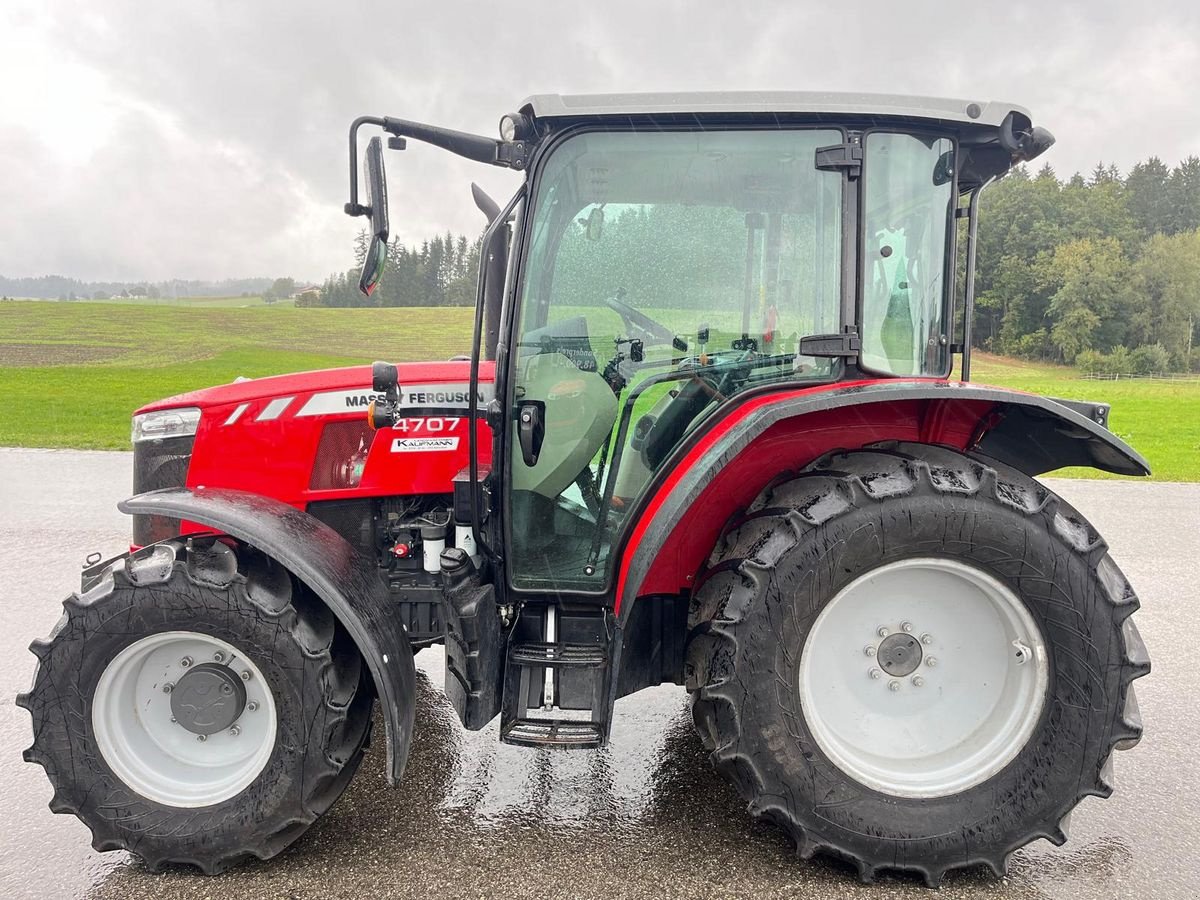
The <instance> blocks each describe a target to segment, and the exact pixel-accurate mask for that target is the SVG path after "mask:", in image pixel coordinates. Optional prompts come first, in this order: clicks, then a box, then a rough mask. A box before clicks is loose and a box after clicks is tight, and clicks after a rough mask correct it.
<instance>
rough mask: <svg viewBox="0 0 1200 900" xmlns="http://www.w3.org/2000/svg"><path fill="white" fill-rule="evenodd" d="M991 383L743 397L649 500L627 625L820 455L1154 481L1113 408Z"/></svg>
mask: <svg viewBox="0 0 1200 900" xmlns="http://www.w3.org/2000/svg"><path fill="white" fill-rule="evenodd" d="M1066 403H1067V401H1057V400H1052V399H1050V398H1047V397H1040V396H1037V395H1035V394H1025V393H1021V392H1019V391H1012V390H1007V389H1004V388H996V387H988V386H986V385H978V384H969V383H961V382H946V381H901V380H894V381H870V382H858V383H853V384H843V385H827V386H822V387H817V388H806V389H802V390H793V391H776V392H773V393H765V394H760V395H758V396H756V397H751V398H745V399H740V400H739V401H738V402H737V403H736V404H733V405H731V406H730V408H729V412H728V413H727V414H726V415H724V416H720V417H719V418H715V419H714V420H713V421H712V423H711V424H710V425H709V426H708V427H706V428H705V429H704V430H703V431H702V432H698V433H697V434H695V435H694V436H693V437H692V439H691V440H689V441H687V442H685V443H684V444H683V445H682V446H681V447H679V448H678V449H677V450H676V451H675V452H674V453H673V454H672V457H671V458H670V459H669V460H668V461H667V463H666V464H664V465H663V467H662V469H661V470H660V471H661V474H660V475H659V477H658V478H657V479H656V480H655V482H654V483H653V484H652V485H651V488H650V490H649V491H647V494H646V497H645V499H644V500H643V502H642V504H641V505H640V507H639V509H638V511H637V514H636V515H634V516H632V517H631V518H632V520H633V521H635V522H636V525H635V526H634V527H633V529H632V531H631V532H630V533H629V535H628V537H627V538H626V540H625V543H624V546H623V548H622V552H621V554H620V559H621V562H620V568H619V571H618V578H617V586H616V607H617V610H618V612H619V614H620V615H621V619H622V621H625V620H626V617H627V616H628V615H629V613H630V611H631V609H632V607H633V605H634V604H633V601H634V599H635V598H636V597H637V596H639V595H642V594H668V593H675V592H677V591H679V590H686V589H687V587H688V586H689V585H690V581H691V575H692V574H693V573H695V572H696V571H697V570H698V569H699V567H700V565H701V564H702V563H703V560H704V558H705V557H706V556H707V555H708V553H709V552H710V551H711V549H712V547H713V544H714V542H715V540H716V535H717V534H718V532H719V530H720V527H721V525H722V524H723V523H724V522H726V521H727V520H728V519H729V517H730V516H732V515H735V514H737V513H738V512H740V511H741V510H742V509H744V508H745V507H746V505H747V504H748V503H749V501H750V500H751V499H753V497H754V496H755V495H756V494H757V493H758V491H759V490H760V489H761V488H762V487H764V486H765V485H766V483H767V482H768V481H770V480H771V479H772V478H774V477H775V476H777V475H778V474H780V473H781V472H783V471H786V470H788V469H799V468H801V467H803V466H804V465H806V464H808V463H809V462H811V461H812V460H813V459H816V458H817V457H818V456H820V455H821V454H822V453H825V452H828V451H830V450H834V449H851V448H855V447H860V446H864V445H866V444H868V443H873V442H876V441H885V440H906V441H916V442H922V443H935V444H946V445H948V446H953V447H957V448H958V449H960V450H977V451H979V452H981V453H983V454H986V455H988V456H991V457H993V458H995V459H997V460H999V461H1001V462H1003V463H1006V464H1008V465H1010V466H1012V467H1013V468H1015V469H1018V470H1020V471H1022V472H1024V473H1025V474H1027V475H1031V476H1032V475H1041V474H1043V473H1045V472H1049V471H1052V470H1054V469H1058V468H1062V467H1064V466H1091V467H1094V468H1097V469H1103V470H1105V471H1108V472H1115V473H1118V474H1121V475H1148V474H1150V467H1149V466H1148V465H1147V463H1146V460H1145V459H1143V458H1142V457H1141V456H1140V455H1139V454H1138V453H1137V451H1135V450H1134V449H1133V448H1131V447H1130V446H1129V445H1128V444H1126V443H1125V442H1124V441H1122V440H1121V439H1120V438H1118V437H1117V436H1116V435H1114V434H1113V433H1112V432H1110V431H1108V429H1106V428H1104V427H1103V426H1102V425H1101V424H1099V422H1097V421H1094V420H1093V419H1092V418H1089V417H1088V416H1085V415H1083V414H1082V413H1081V412H1080V411H1079V410H1081V409H1082V410H1085V411H1089V412H1091V414H1093V415H1094V416H1095V417H1096V418H1097V419H1099V420H1100V421H1104V419H1105V417H1106V415H1107V411H1108V409H1107V406H1104V405H1103V404H1095V405H1091V406H1090V407H1089V405H1087V404H1079V403H1071V405H1070V406H1068V405H1066Z"/></svg>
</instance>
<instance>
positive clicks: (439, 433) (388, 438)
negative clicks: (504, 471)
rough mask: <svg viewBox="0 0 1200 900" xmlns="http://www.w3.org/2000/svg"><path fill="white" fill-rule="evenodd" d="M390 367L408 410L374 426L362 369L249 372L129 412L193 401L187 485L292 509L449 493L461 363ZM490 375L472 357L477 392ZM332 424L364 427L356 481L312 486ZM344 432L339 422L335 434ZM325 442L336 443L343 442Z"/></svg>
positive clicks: (485, 440) (483, 428)
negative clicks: (247, 494)
mask: <svg viewBox="0 0 1200 900" xmlns="http://www.w3.org/2000/svg"><path fill="white" fill-rule="evenodd" d="M398 369H399V373H400V385H401V402H402V404H403V405H404V406H407V407H410V408H412V409H413V415H412V416H411V417H409V418H406V419H404V420H402V421H401V422H399V423H398V424H397V427H396V428H385V429H380V430H379V431H376V432H371V431H370V429H369V428H367V427H365V426H366V413H367V404H368V403H369V401H370V400H371V398H372V397H373V396H374V392H373V391H372V389H371V367H370V366H353V367H350V368H344V369H326V370H322V371H315V372H301V373H298V374H295V375H280V376H274V377H270V378H256V379H250V380H246V381H240V382H235V383H233V384H226V385H220V386H218V387H212V388H206V389H204V390H199V391H193V392H191V393H187V394H181V395H179V396H176V397H170V398H167V399H165V400H159V401H157V402H155V403H151V404H149V405H147V406H144V407H142V408H141V409H140V410H138V412H139V413H141V412H148V411H151V410H155V409H167V408H172V407H180V406H196V407H199V408H200V410H201V419H200V426H199V429H198V430H197V432H196V441H195V447H194V449H193V451H192V459H191V464H190V466H189V468H188V475H187V486H188V487H189V488H196V487H201V486H206V487H222V488H235V489H239V490H245V491H252V492H254V493H257V494H263V495H265V496H268V497H274V498H276V499H278V500H282V501H283V502H284V503H288V504H290V505H292V506H296V507H299V508H301V509H303V508H304V507H305V506H306V505H307V504H308V503H310V502H312V501H314V500H337V499H343V498H347V497H371V496H388V495H397V494H434V493H449V492H450V491H451V490H452V489H453V484H452V482H453V479H454V476H455V475H457V474H458V473H459V472H461V471H462V470H463V469H464V468H466V466H467V431H466V429H467V427H468V423H467V419H466V416H465V412H466V399H467V387H468V381H469V378H470V363H469V362H464V361H452V362H432V363H410V364H401V365H399V366H398ZM493 378H494V365H493V364H492V363H490V362H488V363H481V364H480V372H479V381H480V391H481V393H485V394H486V395H487V396H490V391H491V383H492V380H493ZM480 405H481V406H482V405H483V404H482V403H481V404H480ZM336 423H362V424H363V425H364V428H363V429H362V434H363V436H364V438H365V441H364V448H363V449H364V450H365V451H366V454H365V465H363V467H362V474H361V480H360V481H359V483H358V484H357V486H354V487H336V488H328V487H326V488H321V487H319V486H316V485H320V484H321V483H322V482H326V483H327V482H329V481H330V479H329V478H324V479H322V478H319V477H317V476H316V475H315V473H314V465H315V463H316V462H317V459H318V448H320V447H321V444H322V435H323V433H324V432H325V429H326V427H327V426H329V425H331V424H336ZM477 427H478V429H479V463H480V467H481V468H483V469H486V468H487V466H488V465H489V464H490V462H491V450H492V439H491V432H490V431H489V429H488V427H487V425H485V424H483V423H482V422H480V423H478V425H477ZM349 431H350V432H353V427H351V428H350V429H349ZM346 434H347V429H346V428H345V427H344V426H343V427H342V428H341V435H343V436H344V435H346ZM331 437H332V435H331ZM327 444H328V445H329V446H330V447H334V448H338V447H344V446H346V441H345V439H344V437H343V439H342V440H340V441H338V442H333V441H327ZM353 448H354V449H355V450H357V448H358V440H357V438H355V439H354V442H353ZM324 455H325V456H328V455H329V450H328V449H327V450H326V452H325V454H324ZM334 462H339V461H337V460H334Z"/></svg>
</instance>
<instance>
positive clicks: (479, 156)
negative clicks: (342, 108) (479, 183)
mask: <svg viewBox="0 0 1200 900" xmlns="http://www.w3.org/2000/svg"><path fill="white" fill-rule="evenodd" d="M363 125H378V126H379V127H380V128H382V129H383V130H384V131H386V132H387V133H388V134H391V135H395V137H396V138H397V139H399V142H398V143H397V142H389V146H391V147H393V148H394V149H403V147H404V144H403V140H404V138H412V139H413V140H416V141H421V142H423V143H426V144H432V145H433V146H435V147H441V148H442V149H443V150H449V151H450V152H451V153H455V154H457V155H458V156H463V157H466V158H467V159H472V160H475V161H476V162H483V163H488V164H490V165H493V166H502V167H504V168H506V169H517V170H520V169H524V168H525V163H526V160H527V153H528V147H529V145H528V144H526V143H525V141H498V140H495V139H493V138H485V137H482V136H480V135H477V134H468V133H467V132H465V131H454V130H452V129H449V128H438V127H437V126H435V125H425V124H422V123H421V122H410V121H408V120H407V119H393V118H392V117H391V116H383V117H380V116H359V117H358V118H357V119H355V120H354V121H353V122H351V123H350V202H349V203H347V204H346V205H345V207H344V208H345V211H346V215H348V216H365V215H368V214H369V213H370V211H371V210H370V207H367V206H364V205H363V204H361V203H359V202H358V129H359V128H361V127H362V126H363Z"/></svg>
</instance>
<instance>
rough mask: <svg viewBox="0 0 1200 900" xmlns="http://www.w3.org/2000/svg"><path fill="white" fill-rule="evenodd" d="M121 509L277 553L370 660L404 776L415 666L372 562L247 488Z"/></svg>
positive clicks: (393, 758) (152, 495)
mask: <svg viewBox="0 0 1200 900" xmlns="http://www.w3.org/2000/svg"><path fill="white" fill-rule="evenodd" d="M118 508H119V509H120V510H121V511H122V512H125V513H130V514H149V515H161V516H170V517H173V518H176V519H183V520H186V521H188V522H194V523H197V524H199V525H203V526H204V527H205V528H209V529H212V530H213V531H217V532H220V533H222V534H227V535H229V536H230V537H233V538H236V539H237V540H239V541H243V542H245V543H247V544H249V545H251V546H252V547H256V548H258V549H259V550H261V551H262V552H263V553H265V554H267V555H268V556H270V557H272V558H274V559H276V560H278V561H279V563H280V564H281V565H283V566H284V567H285V568H287V569H288V570H289V571H290V572H291V573H292V574H293V575H295V576H296V577H297V578H299V579H300V580H301V581H303V582H304V583H305V584H306V585H308V587H309V588H311V589H312V591H313V592H314V593H315V594H316V595H317V596H318V597H320V598H321V599H322V600H323V601H324V602H325V604H326V605H327V606H328V607H329V609H330V610H331V611H332V612H333V614H334V615H335V616H337V618H338V621H340V622H341V623H342V625H343V626H344V627H345V628H346V630H347V631H348V632H349V633H350V636H351V637H352V638H353V639H354V643H355V644H356V645H357V646H358V649H359V652H361V653H362V655H363V659H364V660H366V663H367V668H368V669H369V670H370V672H371V676H372V678H373V679H374V681H375V692H376V694H377V695H378V696H379V700H380V703H381V705H382V706H383V719H384V723H385V724H386V726H387V757H388V766H387V772H388V781H389V782H390V783H391V784H393V785H395V784H396V783H397V782H399V780H400V777H401V776H402V775H403V774H404V764H405V762H406V761H407V759H408V749H409V744H410V742H411V740H412V730H413V713H414V696H415V691H416V670H415V668H414V666H413V658H412V649H411V647H410V646H409V643H408V636H407V634H406V633H405V631H404V628H403V626H402V625H401V621H400V616H398V615H397V614H396V608H395V604H394V603H392V602H391V601H390V599H389V597H388V594H387V589H386V587H385V586H384V583H383V581H382V579H380V577H379V574H378V570H377V567H376V565H375V563H374V562H373V561H371V560H369V559H367V558H366V557H365V556H363V555H362V554H361V553H359V552H358V551H357V550H356V549H355V548H354V547H352V546H351V545H350V544H349V543H347V542H346V540H345V539H344V538H343V537H342V536H341V535H339V534H338V533H337V532H336V531H334V530H333V529H332V528H330V527H329V526H328V525H326V524H325V523H324V522H321V521H319V520H318V519H316V518H314V517H313V516H310V515H309V514H308V513H306V512H304V511H303V510H300V509H296V508H295V507H294V506H288V505H287V504H286V503H282V502H280V501H278V500H273V499H271V498H269V497H263V496H261V495H259V494H252V493H248V492H246V491H235V490H222V489H206V488H196V489H194V490H189V489H187V488H167V489H164V490H160V491H150V492H149V493H145V494H138V495H137V496H136V497H131V498H130V499H128V500H125V501H123V502H122V503H119V504H118Z"/></svg>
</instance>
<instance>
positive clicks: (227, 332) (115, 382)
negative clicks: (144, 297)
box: [0, 298, 1200, 481]
mask: <svg viewBox="0 0 1200 900" xmlns="http://www.w3.org/2000/svg"><path fill="white" fill-rule="evenodd" d="M245 300H246V298H213V300H212V302H211V303H203V302H200V301H194V300H187V301H185V300H180V301H178V302H177V303H173V304H170V305H164V304H155V303H153V302H152V301H151V302H137V303H122V304H105V303H95V302H89V303H70V304H68V303H46V302H12V303H4V304H0V398H2V399H0V446H19V447H76V448H90V449H124V448H127V447H128V446H129V414H130V412H131V411H132V410H133V409H135V408H136V407H138V406H140V405H142V404H143V403H147V402H149V401H151V400H155V399H158V398H160V397H165V396H169V395H171V394H177V393H181V392H183V391H187V390H192V389H195V388H200V387H205V386H207V385H212V384H220V383H222V382H227V381H231V380H233V379H234V378H236V377H237V376H238V375H244V376H247V377H259V376H263V375H275V374H280V373H284V372H295V371H301V370H304V369H319V368H328V367H332V366H341V365H348V364H352V363H357V362H369V361H371V360H372V359H389V360H393V361H397V362H405V361H412V360H421V359H448V358H450V357H451V356H454V355H456V354H459V353H464V352H467V351H468V350H469V344H470V328H471V324H470V323H471V312H472V311H471V310H469V309H464V308H453V309H384V310H369V309H341V310H339V309H295V308H293V307H291V306H290V305H287V306H281V305H276V306H263V305H261V304H260V305H258V306H256V307H251V308H236V304H234V303H233V301H239V303H240V302H245ZM227 304H228V305H227ZM973 378H974V380H975V381H979V382H984V383H988V384H996V385H1002V386H1005V387H1012V388H1017V389H1019V390H1024V391H1029V392H1031V393H1036V394H1048V395H1051V396H1056V397H1065V398H1072V399H1093V400H1103V401H1107V402H1109V403H1111V404H1112V406H1113V411H1112V421H1111V426H1112V429H1113V431H1115V432H1116V433H1117V434H1119V435H1120V436H1121V437H1122V438H1124V439H1125V440H1126V441H1128V442H1129V443H1130V444H1132V445H1133V446H1135V447H1136V448H1137V449H1138V450H1139V451H1140V452H1141V453H1142V454H1143V455H1144V456H1145V457H1146V458H1147V459H1148V460H1149V461H1150V464H1151V466H1152V468H1153V469H1154V477H1155V479H1156V480H1165V481H1200V382H1196V381H1193V382H1161V381H1118V382H1111V381H1087V380H1083V379H1080V378H1079V377H1077V376H1076V374H1075V372H1074V370H1073V369H1070V368H1067V367H1063V366H1052V365H1044V364H1036V363H1028V362H1023V361H1020V360H1011V359H1004V358H1000V357H990V356H987V355H986V354H977V355H976V358H975V370H974V372H973ZM1056 474H1065V475H1081V476H1086V477H1103V475H1102V473H1097V472H1095V471H1093V470H1091V469H1086V470H1078V471H1072V470H1063V471H1062V472H1061V473H1056Z"/></svg>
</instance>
